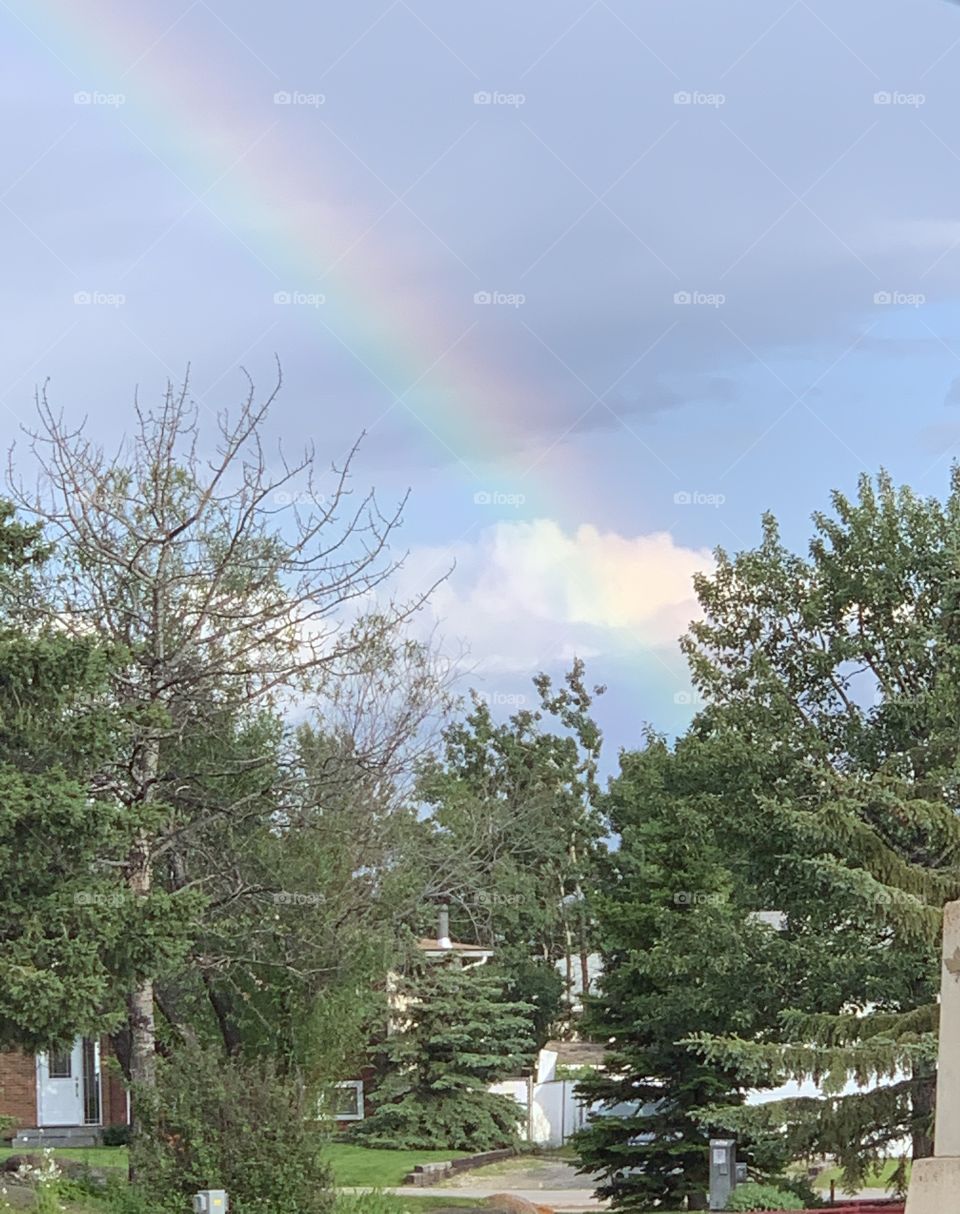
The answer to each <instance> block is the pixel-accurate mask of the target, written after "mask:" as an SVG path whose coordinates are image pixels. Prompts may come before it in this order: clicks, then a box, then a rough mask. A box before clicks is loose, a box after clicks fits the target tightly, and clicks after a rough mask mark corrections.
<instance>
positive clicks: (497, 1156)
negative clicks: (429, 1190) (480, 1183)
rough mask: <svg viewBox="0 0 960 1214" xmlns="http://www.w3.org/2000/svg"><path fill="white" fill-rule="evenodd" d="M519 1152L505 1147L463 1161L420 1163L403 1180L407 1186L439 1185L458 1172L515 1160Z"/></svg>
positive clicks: (468, 1157)
mask: <svg viewBox="0 0 960 1214" xmlns="http://www.w3.org/2000/svg"><path fill="white" fill-rule="evenodd" d="M518 1154H519V1152H518V1151H515V1150H514V1149H513V1147H504V1148H503V1149H502V1150H499V1151H481V1152H480V1154H479V1155H464V1156H463V1157H462V1158H461V1159H444V1160H441V1161H440V1162H438V1163H418V1164H415V1165H414V1168H413V1171H412V1172H408V1173H407V1174H406V1176H405V1177H404V1178H403V1183H404V1184H405V1185H417V1186H419V1187H422V1186H424V1185H431V1184H439V1183H440V1181H441V1180H449V1178H450V1177H451V1176H455V1175H456V1174H457V1172H467V1171H469V1170H470V1169H471V1168H482V1167H484V1166H485V1165H486V1164H488V1163H499V1162H500V1161H501V1160H502V1159H513V1158H514V1157H515V1156H516V1155H518Z"/></svg>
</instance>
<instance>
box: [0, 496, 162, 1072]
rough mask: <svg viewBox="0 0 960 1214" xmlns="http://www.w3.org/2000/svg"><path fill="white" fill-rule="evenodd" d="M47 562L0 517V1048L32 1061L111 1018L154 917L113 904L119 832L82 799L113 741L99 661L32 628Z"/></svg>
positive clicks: (146, 950)
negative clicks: (27, 1054) (30, 1055)
mask: <svg viewBox="0 0 960 1214" xmlns="http://www.w3.org/2000/svg"><path fill="white" fill-rule="evenodd" d="M49 556H50V549H49V547H48V546H47V545H46V544H45V542H44V539H43V535H42V532H41V529H40V528H39V527H38V526H35V525H32V524H25V523H22V522H20V521H19V520H18V519H17V518H16V516H15V514H14V511H13V508H12V507H11V506H10V505H9V503H0V1048H10V1047H14V1046H16V1047H20V1048H22V1049H26V1050H31V1051H33V1050H40V1049H46V1048H49V1047H51V1046H54V1045H61V1044H64V1043H66V1042H67V1041H70V1040H72V1039H73V1037H74V1036H76V1035H77V1034H79V1033H97V1032H100V1031H102V1029H103V1028H104V1026H105V1024H108V1023H109V1022H110V1020H111V1018H114V1019H115V1018H116V1017H117V1016H118V1015H119V1014H120V1012H121V1009H122V998H123V989H124V981H125V980H127V981H129V980H130V978H131V976H132V975H135V974H136V973H137V970H138V968H139V967H140V966H141V965H143V964H145V962H146V958H147V957H150V956H151V954H152V948H151V919H152V914H153V913H154V912H158V913H162V908H159V907H158V906H157V905H156V903H153V904H152V905H151V908H150V912H149V913H146V914H139V913H137V912H138V909H140V908H135V907H134V906H133V905H132V904H131V902H130V901H129V899H127V898H125V897H124V896H123V884H122V880H121V878H120V875H119V873H118V871H117V867H116V866H115V862H116V861H117V858H118V857H122V856H123V855H124V853H125V848H126V846H127V843H128V839H129V834H128V831H129V823H128V822H127V821H126V819H125V817H124V814H123V807H122V806H120V805H119V804H118V803H117V802H116V801H115V800H113V799H112V798H111V797H109V795H106V794H104V795H101V796H92V795H91V793H90V789H91V787H95V786H96V784H97V781H98V776H99V774H100V772H101V770H102V764H103V762H104V760H105V758H106V756H108V755H109V753H110V747H111V743H112V738H113V731H114V729H115V727H116V720H115V718H114V716H113V713H112V711H111V709H110V708H109V706H107V707H104V694H105V690H106V688H107V685H108V674H109V670H110V663H111V659H110V655H109V652H108V651H107V650H106V649H105V648H104V647H102V646H100V645H98V644H97V643H96V642H95V641H94V639H93V638H91V637H84V638H71V637H69V636H68V635H67V634H66V632H65V631H64V630H63V629H62V628H57V627H55V626H53V625H51V626H48V627H44V626H42V625H40V624H38V622H37V620H38V618H39V617H40V613H39V612H38V611H37V595H38V588H37V584H36V581H37V578H36V575H37V574H38V573H40V572H42V569H43V566H44V564H45V563H46V562H47V560H48V559H49ZM111 861H113V862H114V863H113V864H111ZM142 909H143V910H146V908H142ZM151 960H153V958H151Z"/></svg>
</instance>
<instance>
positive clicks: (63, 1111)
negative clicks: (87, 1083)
mask: <svg viewBox="0 0 960 1214" xmlns="http://www.w3.org/2000/svg"><path fill="white" fill-rule="evenodd" d="M37 1097H38V1099H37V1113H38V1124H40V1125H42V1126H43V1125H83V1122H84V1117H83V1038H82V1037H78V1038H77V1039H76V1041H75V1042H74V1043H73V1047H72V1048H71V1049H64V1050H57V1051H55V1052H52V1053H49V1054H39V1055H38V1056H37Z"/></svg>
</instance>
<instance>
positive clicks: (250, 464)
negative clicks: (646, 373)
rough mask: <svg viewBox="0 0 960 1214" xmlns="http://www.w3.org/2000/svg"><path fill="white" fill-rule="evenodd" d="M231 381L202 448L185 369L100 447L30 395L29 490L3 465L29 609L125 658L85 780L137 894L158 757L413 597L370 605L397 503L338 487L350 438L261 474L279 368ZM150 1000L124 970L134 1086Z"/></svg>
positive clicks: (155, 834)
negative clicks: (335, 451) (50, 572)
mask: <svg viewBox="0 0 960 1214" xmlns="http://www.w3.org/2000/svg"><path fill="white" fill-rule="evenodd" d="M247 384H248V389H247V392H246V395H245V398H244V399H243V401H242V403H241V405H240V407H239V409H238V410H237V411H236V414H235V416H230V415H229V414H228V413H222V414H220V415H219V416H218V419H217V428H218V436H217V441H216V444H215V451H214V454H213V455H212V457H210V458H206V457H205V456H204V455H203V453H202V448H201V441H202V436H201V431H200V427H199V424H198V412H197V409H196V407H195V406H194V405H193V403H192V401H191V399H190V395H189V390H188V386H187V383H186V382H185V383H184V384H183V386H182V387H181V388H179V389H178V390H177V389H175V388H174V387H173V385H168V386H167V390H166V393H165V395H164V397H163V401H162V404H161V405H160V407H159V409H157V410H156V411H144V410H143V409H141V407H140V405H139V403H137V402H135V415H136V425H135V429H134V434H133V436H132V438H130V439H124V440H123V441H122V442H121V444H120V446H119V448H118V450H117V451H116V454H114V455H112V456H111V455H108V454H107V453H106V452H105V451H104V449H103V447H102V446H100V445H98V444H97V443H95V442H93V441H91V439H89V438H88V437H87V435H86V432H85V425H81V426H80V427H79V428H76V429H72V428H69V427H68V426H66V425H65V424H64V421H63V418H62V416H61V415H58V414H56V413H55V412H54V410H53V409H52V408H51V406H50V404H49V402H48V400H47V396H46V391H44V392H43V393H42V394H41V395H40V397H39V398H38V401H37V406H38V414H39V424H38V426H37V428H36V429H35V430H34V431H31V432H29V436H30V440H31V446H32V450H33V452H34V454H35V456H36V458H37V460H38V461H39V465H40V475H39V479H38V482H37V485H36V487H35V488H33V489H29V490H28V489H27V488H25V487H24V484H23V482H22V480H21V479H20V478H19V477H17V476H15V475H14V469H13V460H12V453H11V460H10V467H9V480H10V489H11V493H12V496H13V497H14V500H15V501H16V502H17V504H18V505H19V506H20V507H21V508H23V509H25V510H26V511H28V512H29V514H31V515H32V516H33V517H34V518H36V519H38V520H40V521H41V522H42V523H43V525H44V527H45V530H46V534H47V536H48V538H49V539H50V540H51V541H53V542H54V543H55V544H56V546H57V561H56V576H55V577H52V578H51V580H50V581H49V584H48V586H47V592H48V593H47V608H46V610H48V611H49V612H50V613H51V616H52V617H54V618H55V619H56V620H57V622H58V626H60V627H63V628H67V629H69V630H72V631H74V632H76V633H79V634H85V635H90V634H94V635H97V636H99V637H101V638H102V639H103V640H104V641H105V642H106V643H108V644H110V645H111V646H112V647H115V648H116V649H118V650H119V651H121V652H122V653H123V655H124V656H123V660H122V661H121V662H119V663H118V664H117V667H116V672H115V675H114V678H113V696H114V698H115V702H116V705H117V707H118V709H119V710H120V711H121V713H122V716H123V720H124V721H125V722H126V726H127V727H126V730H125V733H124V735H123V743H122V746H121V747H120V753H118V755H117V760H116V762H115V763H114V764H113V765H112V766H111V767H110V769H109V770H107V771H104V772H103V775H102V781H101V783H100V786H99V787H98V788H97V789H95V790H94V791H95V793H96V794H97V795H99V796H101V797H103V796H108V797H111V798H115V799H117V800H118V801H119V802H120V803H122V804H123V805H124V806H125V807H127V808H128V809H129V811H130V817H131V821H134V822H138V823H140V825H138V827H137V828H136V831H135V833H134V834H133V836H132V843H131V846H130V850H129V852H128V854H127V855H126V856H125V857H124V858H123V859H122V862H121V870H122V873H123V878H124V881H125V883H126V886H127V889H128V891H129V893H130V895H131V896H133V897H136V898H146V897H148V896H149V894H150V892H151V884H152V881H153V873H154V871H155V868H156V865H157V864H158V862H159V861H161V860H162V859H163V857H164V856H165V853H167V852H168V851H171V850H173V851H175V850H176V849H177V848H178V847H179V846H181V844H182V832H183V822H182V820H177V818H176V817H175V816H174V815H173V814H165V812H164V810H165V806H166V805H167V804H168V803H169V800H168V798H169V799H173V794H174V790H173V788H172V782H173V781H174V780H176V781H177V782H178V787H177V794H178V796H179V798H180V800H181V802H182V800H183V796H182V794H183V785H184V782H185V781H186V782H189V778H190V776H189V773H184V772H183V771H182V770H175V771H174V770H168V769H167V766H166V764H165V758H164V757H165V755H167V754H171V753H174V752H175V751H176V749H177V747H178V744H179V743H180V742H181V741H183V740H184V739H186V738H188V737H195V736H197V735H198V734H202V732H203V731H204V730H211V731H216V729H217V728H218V725H219V724H220V723H221V722H223V721H224V720H226V719H229V718H233V719H236V718H237V717H240V716H243V715H244V714H250V713H253V712H256V711H259V710H262V709H267V708H270V709H274V710H276V709H278V708H281V709H282V708H283V707H284V705H285V704H287V703H288V702H289V700H290V698H291V697H297V696H301V697H302V696H309V695H324V694H329V692H330V689H331V687H332V686H333V685H334V684H335V683H336V681H337V680H338V679H341V678H343V677H346V676H347V675H348V674H349V673H350V671H351V668H352V667H355V666H357V665H358V664H359V665H361V666H362V665H363V664H364V663H368V662H369V654H370V653H371V652H375V651H376V647H377V646H378V645H379V644H382V643H384V642H385V638H387V637H389V636H390V635H391V634H393V633H395V632H396V631H397V630H398V629H400V627H401V626H402V624H403V622H404V620H405V619H406V618H407V617H408V616H409V615H410V613H411V612H412V611H414V610H415V609H416V608H417V607H418V606H419V605H420V604H421V603H422V601H423V599H422V598H421V599H419V600H417V601H416V602H414V603H408V604H405V605H404V604H396V603H390V604H389V605H387V606H386V607H385V606H384V604H383V602H382V601H380V600H381V599H382V595H383V592H382V589H381V588H383V587H384V584H385V582H386V581H387V580H388V579H389V578H390V576H391V574H392V573H393V572H394V570H395V569H396V567H397V562H396V560H395V559H394V558H393V557H392V556H391V554H390V551H389V541H390V537H391V534H392V533H393V531H394V530H395V528H396V527H397V525H398V524H399V522H400V517H401V511H402V508H403V504H404V503H403V501H401V502H400V503H399V505H398V506H397V507H396V508H395V509H393V510H392V511H390V512H387V513H382V512H381V511H380V509H379V507H378V505H377V503H376V500H375V497H374V495H373V493H372V492H368V493H364V494H362V495H359V496H357V497H354V495H353V491H352V489H351V461H352V459H353V455H354V453H355V450H356V448H355V447H354V449H353V450H352V451H350V452H349V453H348V455H347V457H346V459H345V460H344V462H343V464H342V466H341V467H339V468H337V467H333V468H332V469H331V475H330V480H331V484H330V486H329V488H328V489H327V492H326V496H321V494H320V492H319V487H318V486H316V484H315V480H314V454H313V451H312V449H308V450H306V451H305V452H304V453H303V454H302V455H301V456H300V457H299V458H298V459H297V460H296V461H295V462H293V463H289V462H287V460H286V458H285V457H284V456H283V454H282V451H281V452H280V453H279V461H280V462H279V464H278V465H277V467H278V469H279V470H278V471H277V472H271V471H270V468H269V464H268V460H267V458H266V456H265V452H264V447H263V440H262V436H263V428H264V423H265V420H266V418H267V414H268V411H269V409H270V406H271V404H272V403H273V401H274V399H275V398H276V395H277V392H278V391H279V389H280V386H281V377H280V374H279V368H278V375H277V380H276V383H275V385H274V387H273V389H272V391H270V392H269V393H268V395H267V396H266V399H264V400H262V401H258V399H257V393H256V391H255V388H254V385H253V383H252V381H250V380H249V378H248V380H247ZM377 591H381V593H380V594H377V595H376V599H377V602H376V610H371V608H372V606H373V604H374V595H375V592H377ZM247 761H248V762H250V763H256V761H257V756H255V755H254V756H250V757H249V759H248V760H247ZM237 808H238V807H236V806H231V805H225V806H220V807H219V810H218V812H221V813H230V812H231V811H232V810H234V809H237ZM154 1006H155V998H154V981H153V976H150V977H145V978H143V979H141V980H138V981H137V982H136V983H135V984H134V989H132V990H131V991H130V995H129V1002H128V1013H129V1067H128V1070H129V1075H130V1078H131V1079H132V1080H133V1081H134V1082H139V1083H146V1084H151V1083H152V1082H153V1080H154V1066H155V1037H156V1033H155V1023H154Z"/></svg>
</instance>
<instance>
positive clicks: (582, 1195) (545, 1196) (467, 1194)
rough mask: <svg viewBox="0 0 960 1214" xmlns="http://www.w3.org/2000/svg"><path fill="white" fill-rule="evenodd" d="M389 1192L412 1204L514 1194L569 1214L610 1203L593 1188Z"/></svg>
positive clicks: (507, 1186) (405, 1189) (453, 1188)
mask: <svg viewBox="0 0 960 1214" xmlns="http://www.w3.org/2000/svg"><path fill="white" fill-rule="evenodd" d="M384 1191H385V1192H387V1193H395V1194H396V1195H397V1197H409V1198H410V1199H411V1203H412V1202H414V1201H416V1200H417V1198H418V1197H450V1198H455V1199H456V1200H457V1201H462V1200H463V1199H464V1198H468V1199H469V1198H476V1200H477V1201H478V1202H481V1201H483V1200H484V1199H485V1198H487V1197H490V1196H491V1194H493V1193H510V1194H511V1195H512V1196H513V1197H525V1198H526V1199H527V1201H532V1202H534V1203H536V1204H540V1205H546V1206H553V1208H554V1209H555V1210H563V1211H565V1212H566V1214H575V1211H578V1210H580V1211H593V1210H605V1209H606V1208H607V1203H606V1202H605V1201H598V1200H597V1199H596V1198H595V1197H594V1195H593V1190H592V1189H518V1188H517V1187H516V1186H515V1185H513V1184H511V1183H509V1182H507V1181H504V1182H503V1183H502V1184H500V1185H494V1186H492V1187H490V1188H483V1187H481V1186H479V1185H456V1186H453V1185H426V1186H424V1187H423V1188H422V1189H421V1188H417V1187H415V1186H414V1185H403V1186H402V1188H398V1189H386V1190H384ZM341 1192H343V1193H369V1192H370V1189H342V1190H341Z"/></svg>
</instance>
